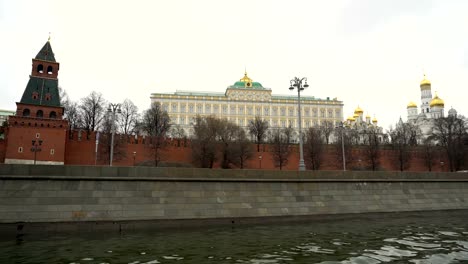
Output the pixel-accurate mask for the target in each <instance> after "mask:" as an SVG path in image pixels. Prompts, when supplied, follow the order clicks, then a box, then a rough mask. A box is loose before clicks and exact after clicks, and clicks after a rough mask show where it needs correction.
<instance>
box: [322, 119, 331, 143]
mask: <svg viewBox="0 0 468 264" xmlns="http://www.w3.org/2000/svg"><path fill="white" fill-rule="evenodd" d="M320 130H321V131H322V135H323V137H324V138H325V143H327V145H328V144H329V143H330V136H331V135H332V133H333V131H334V130H335V126H334V125H333V122H331V121H324V122H322V124H321V126H320Z"/></svg>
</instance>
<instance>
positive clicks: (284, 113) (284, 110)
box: [281, 108, 286, 116]
mask: <svg viewBox="0 0 468 264" xmlns="http://www.w3.org/2000/svg"><path fill="white" fill-rule="evenodd" d="M285 115H286V109H284V108H281V116H285Z"/></svg>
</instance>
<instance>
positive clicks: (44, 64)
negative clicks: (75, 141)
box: [5, 38, 68, 165]
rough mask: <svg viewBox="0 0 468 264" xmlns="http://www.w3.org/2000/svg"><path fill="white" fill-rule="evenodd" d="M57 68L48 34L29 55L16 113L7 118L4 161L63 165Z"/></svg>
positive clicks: (63, 127)
mask: <svg viewBox="0 0 468 264" xmlns="http://www.w3.org/2000/svg"><path fill="white" fill-rule="evenodd" d="M58 71H59V63H58V62H56V61H55V57H54V53H53V51H52V47H51V45H50V38H49V40H48V41H47V42H46V43H45V45H44V46H43V47H42V49H41V50H40V51H39V53H38V54H37V55H36V57H35V58H34V59H32V70H31V75H30V76H29V82H28V84H27V85H26V89H24V93H23V96H22V97H21V101H20V102H17V103H16V114H15V115H12V116H9V118H8V134H7V137H6V140H7V141H6V144H7V146H6V153H5V163H21V164H56V165H63V163H64V160H65V140H66V134H67V128H68V121H66V120H64V119H63V110H64V108H63V107H62V106H61V105H60V95H59V90H58V79H57V76H58Z"/></svg>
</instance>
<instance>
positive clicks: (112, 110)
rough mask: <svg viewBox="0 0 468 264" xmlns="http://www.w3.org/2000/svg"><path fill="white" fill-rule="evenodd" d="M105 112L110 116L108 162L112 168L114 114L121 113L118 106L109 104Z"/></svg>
mask: <svg viewBox="0 0 468 264" xmlns="http://www.w3.org/2000/svg"><path fill="white" fill-rule="evenodd" d="M107 112H108V113H109V114H111V115H112V116H111V133H112V137H111V149H110V161H109V166H112V160H113V159H114V133H115V126H114V123H115V114H116V113H117V114H120V113H122V111H121V110H120V104H109V107H108V108H107Z"/></svg>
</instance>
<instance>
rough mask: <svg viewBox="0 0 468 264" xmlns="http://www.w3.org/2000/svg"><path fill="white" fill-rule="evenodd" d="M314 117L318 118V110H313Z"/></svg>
mask: <svg viewBox="0 0 468 264" xmlns="http://www.w3.org/2000/svg"><path fill="white" fill-rule="evenodd" d="M312 113H313V115H314V117H317V109H314V110H312Z"/></svg>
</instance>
